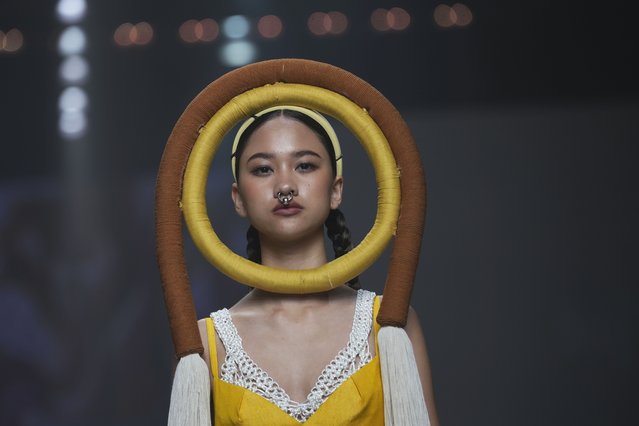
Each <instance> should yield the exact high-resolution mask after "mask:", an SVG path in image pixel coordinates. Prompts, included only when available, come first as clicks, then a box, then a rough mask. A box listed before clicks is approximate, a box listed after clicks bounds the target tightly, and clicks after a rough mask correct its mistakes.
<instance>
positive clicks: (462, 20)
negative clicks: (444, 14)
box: [451, 3, 473, 27]
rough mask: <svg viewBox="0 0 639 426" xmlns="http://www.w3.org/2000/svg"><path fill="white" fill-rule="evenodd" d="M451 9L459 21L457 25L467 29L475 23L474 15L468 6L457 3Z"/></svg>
mask: <svg viewBox="0 0 639 426" xmlns="http://www.w3.org/2000/svg"><path fill="white" fill-rule="evenodd" d="M451 9H452V12H453V13H454V14H455V17H456V20H457V21H456V24H457V25H459V26H460V27H465V26H466V25H469V24H470V23H471V22H472V21H473V13H472V12H471V11H470V9H469V8H468V6H466V5H464V4H461V3H455V4H454V5H453V6H452V8H451Z"/></svg>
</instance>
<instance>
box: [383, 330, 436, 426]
mask: <svg viewBox="0 0 639 426" xmlns="http://www.w3.org/2000/svg"><path fill="white" fill-rule="evenodd" d="M377 345H378V347H379V356H380V362H381V369H382V383H383V385H384V421H385V424H386V426H422V425H424V426H430V420H429V418H428V409H427V408H426V402H425V400H424V393H423V391H422V385H421V382H420V380H419V373H418V372H417V364H416V363H415V354H414V353H413V345H412V344H411V342H410V339H409V338H408V335H407V334H406V331H405V330H404V329H403V328H399V327H389V326H384V327H382V328H381V329H380V330H379V334H378V336H377Z"/></svg>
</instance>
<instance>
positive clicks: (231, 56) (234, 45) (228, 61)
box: [221, 40, 257, 67]
mask: <svg viewBox="0 0 639 426" xmlns="http://www.w3.org/2000/svg"><path fill="white" fill-rule="evenodd" d="M256 56H257V49H255V46H254V45H253V44H252V43H250V42H248V41H244V40H234V41H231V42H229V43H227V44H226V45H225V46H224V47H223V48H222V51H221V59H222V62H223V63H224V64H225V65H228V66H231V67H239V66H242V65H246V64H248V63H249V62H253V61H254V60H255V57H256Z"/></svg>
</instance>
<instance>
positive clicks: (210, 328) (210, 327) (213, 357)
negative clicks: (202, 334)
mask: <svg viewBox="0 0 639 426" xmlns="http://www.w3.org/2000/svg"><path fill="white" fill-rule="evenodd" d="M206 334H207V336H208V342H209V364H210V365H211V366H210V368H211V372H212V373H213V377H215V378H216V379H217V378H218V377H219V376H218V374H217V345H216V339H215V324H213V320H212V319H211V317H209V318H207V319H206Z"/></svg>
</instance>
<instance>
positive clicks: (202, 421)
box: [168, 354, 211, 426]
mask: <svg viewBox="0 0 639 426" xmlns="http://www.w3.org/2000/svg"><path fill="white" fill-rule="evenodd" d="M210 398H211V381H210V379H209V369H208V368H207V367H206V362H204V360H203V359H202V358H201V357H200V355H198V354H191V355H187V356H185V357H183V358H181V359H180V361H179V362H178V365H177V368H176V369H175V377H174V378H173V389H172V390H171V405H170V407H169V421H168V426H211V405H210V404H211V401H210Z"/></svg>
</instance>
